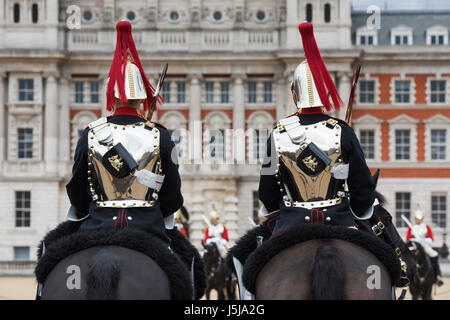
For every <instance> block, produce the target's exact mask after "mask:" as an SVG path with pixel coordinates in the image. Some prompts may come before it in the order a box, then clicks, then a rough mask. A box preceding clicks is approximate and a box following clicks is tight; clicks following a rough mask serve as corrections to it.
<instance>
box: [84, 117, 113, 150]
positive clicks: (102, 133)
mask: <svg viewBox="0 0 450 320" xmlns="http://www.w3.org/2000/svg"><path fill="white" fill-rule="evenodd" d="M89 129H91V131H92V132H93V133H94V136H95V138H96V139H97V140H98V142H99V143H101V144H109V143H111V142H112V141H113V135H112V131H111V128H110V127H109V124H108V120H107V119H106V118H105V117H102V118H99V119H97V120H95V121H93V122H91V123H90V124H89Z"/></svg>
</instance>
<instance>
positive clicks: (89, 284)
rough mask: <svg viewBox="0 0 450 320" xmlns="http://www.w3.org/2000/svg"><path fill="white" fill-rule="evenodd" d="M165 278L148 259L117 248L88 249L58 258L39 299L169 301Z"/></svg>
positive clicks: (168, 284) (128, 250) (168, 288)
mask: <svg viewBox="0 0 450 320" xmlns="http://www.w3.org/2000/svg"><path fill="white" fill-rule="evenodd" d="M170 298H171V293H170V283H169V278H168V277H167V275H166V274H165V272H164V271H163V270H162V269H161V268H160V267H159V265H158V264H157V263H156V262H155V261H154V260H153V259H151V258H150V257H148V256H147V255H145V254H142V253H140V252H138V251H134V250H131V249H128V248H124V247H119V246H97V247H91V248H88V249H85V250H82V251H79V252H77V253H75V254H72V255H70V256H68V257H66V258H64V259H62V260H61V261H60V262H59V263H58V264H57V265H56V266H55V268H53V270H52V271H51V272H50V274H49V275H48V277H47V279H46V281H45V283H44V285H43V288H42V299H63V300H82V299H133V300H139V299H156V300H165V299H170Z"/></svg>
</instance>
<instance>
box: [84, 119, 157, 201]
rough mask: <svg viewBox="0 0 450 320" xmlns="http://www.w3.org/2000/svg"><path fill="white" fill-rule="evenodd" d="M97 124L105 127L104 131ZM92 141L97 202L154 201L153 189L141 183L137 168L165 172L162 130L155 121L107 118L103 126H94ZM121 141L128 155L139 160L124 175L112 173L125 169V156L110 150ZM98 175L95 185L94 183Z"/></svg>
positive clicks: (90, 155) (91, 175)
mask: <svg viewBox="0 0 450 320" xmlns="http://www.w3.org/2000/svg"><path fill="white" fill-rule="evenodd" d="M97 128H101V130H102V131H104V132H101V131H100V130H97ZM105 132H106V133H105ZM108 136H109V138H108ZM88 144H89V152H88V161H89V171H88V176H89V177H88V179H89V182H90V186H91V193H93V195H94V196H95V198H94V199H96V200H97V206H103V207H115V206H117V207H133V206H136V207H145V206H152V205H153V203H154V201H153V200H154V199H152V194H150V192H149V187H148V186H147V185H144V184H142V183H140V182H139V181H138V177H137V175H136V172H146V173H147V174H148V175H152V176H154V175H155V174H154V173H161V160H160V151H159V149H160V132H159V130H158V129H157V128H156V127H154V125H153V124H151V123H142V122H141V123H136V124H130V125H118V124H113V123H105V122H103V123H102V124H101V125H99V126H90V130H89V134H88ZM118 144H121V145H122V146H123V147H124V149H125V150H126V151H127V155H128V156H131V157H132V159H134V161H135V162H136V164H137V167H136V168H135V169H133V170H132V171H131V172H130V173H129V174H127V175H125V176H123V177H117V176H114V174H111V172H113V173H114V171H111V170H117V171H119V170H120V169H122V167H123V166H124V159H121V157H120V156H119V155H113V156H108V151H110V150H111V148H113V147H114V146H117V145H118ZM105 154H106V156H105ZM105 161H106V163H107V164H108V163H109V164H110V168H107V167H106V166H105ZM109 164H108V166H109ZM111 168H112V169H111ZM94 177H95V186H94V185H93V183H94V181H93V180H94V179H93V178H94ZM153 195H154V194H153Z"/></svg>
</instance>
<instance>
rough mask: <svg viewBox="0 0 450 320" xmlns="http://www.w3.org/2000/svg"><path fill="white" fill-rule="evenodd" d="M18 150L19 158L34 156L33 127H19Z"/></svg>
mask: <svg viewBox="0 0 450 320" xmlns="http://www.w3.org/2000/svg"><path fill="white" fill-rule="evenodd" d="M17 151H18V155H17V156H18V158H19V159H32V158H33V129H32V128H18V129H17Z"/></svg>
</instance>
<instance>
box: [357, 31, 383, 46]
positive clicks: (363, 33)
mask: <svg viewBox="0 0 450 320" xmlns="http://www.w3.org/2000/svg"><path fill="white" fill-rule="evenodd" d="M368 36H372V37H373V43H372V44H367V43H366V44H361V37H368ZM356 45H357V46H378V30H377V29H368V28H367V27H362V28H359V29H357V30H356Z"/></svg>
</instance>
